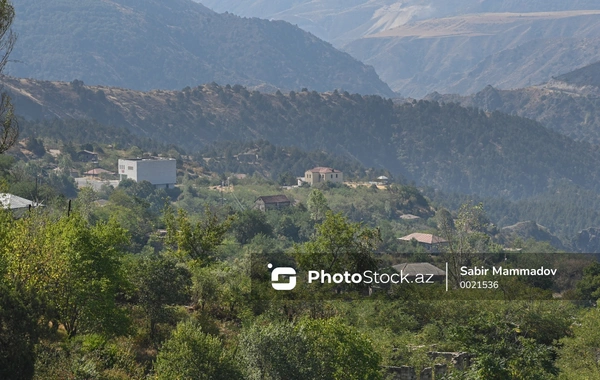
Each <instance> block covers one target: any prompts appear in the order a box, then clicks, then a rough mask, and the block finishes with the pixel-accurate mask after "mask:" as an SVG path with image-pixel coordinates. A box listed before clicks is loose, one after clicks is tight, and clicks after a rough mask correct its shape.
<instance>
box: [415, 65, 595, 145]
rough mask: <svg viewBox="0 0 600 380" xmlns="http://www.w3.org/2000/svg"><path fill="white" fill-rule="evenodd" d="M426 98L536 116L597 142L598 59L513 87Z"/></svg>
mask: <svg viewBox="0 0 600 380" xmlns="http://www.w3.org/2000/svg"><path fill="white" fill-rule="evenodd" d="M425 99H428V100H435V101H442V102H455V103H459V104H461V105H463V106H466V107H477V108H481V109H483V110H486V111H500V112H504V113H508V114H514V115H519V116H523V117H527V118H530V119H535V120H537V121H539V122H540V123H542V124H544V125H545V126H547V127H549V128H551V129H554V130H556V131H557V132H560V133H562V134H564V135H566V136H569V137H571V138H573V139H575V140H581V141H586V142H589V143H593V144H596V145H600V62H595V63H593V64H590V65H587V66H584V67H581V68H579V69H577V70H574V71H572V72H568V73H565V74H562V75H558V76H556V77H554V78H552V79H551V80H549V81H547V82H546V83H542V84H539V85H536V86H530V87H525V88H518V89H514V90H500V89H497V88H494V87H492V86H487V87H485V88H484V89H482V90H481V91H479V92H477V93H475V94H473V95H470V96H461V95H456V94H444V95H442V94H439V93H437V92H435V93H431V94H429V95H428V96H426V97H425Z"/></svg>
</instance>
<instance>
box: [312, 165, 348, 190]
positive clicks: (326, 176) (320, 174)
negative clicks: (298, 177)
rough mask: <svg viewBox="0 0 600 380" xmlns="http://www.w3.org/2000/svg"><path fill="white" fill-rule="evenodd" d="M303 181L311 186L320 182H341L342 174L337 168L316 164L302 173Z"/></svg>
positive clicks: (342, 180)
mask: <svg viewBox="0 0 600 380" xmlns="http://www.w3.org/2000/svg"><path fill="white" fill-rule="evenodd" d="M304 182H308V183H309V184H310V185H311V186H312V185H315V184H317V183H320V182H335V183H342V182H344V175H343V173H342V172H341V171H339V170H335V169H332V168H326V167H322V166H317V167H316V168H313V169H310V170H307V171H306V172H305V173H304Z"/></svg>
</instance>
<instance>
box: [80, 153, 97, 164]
mask: <svg viewBox="0 0 600 380" xmlns="http://www.w3.org/2000/svg"><path fill="white" fill-rule="evenodd" d="M77 159H78V160H79V161H81V162H98V153H94V152H90V151H89V150H80V151H79V152H77Z"/></svg>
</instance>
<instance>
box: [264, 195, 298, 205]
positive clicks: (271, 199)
mask: <svg viewBox="0 0 600 380" xmlns="http://www.w3.org/2000/svg"><path fill="white" fill-rule="evenodd" d="M259 199H260V200H262V201H263V202H265V204H267V203H285V202H289V201H290V200H289V199H288V197H286V196H285V195H283V194H280V195H263V196H262V197H258V198H256V200H259Z"/></svg>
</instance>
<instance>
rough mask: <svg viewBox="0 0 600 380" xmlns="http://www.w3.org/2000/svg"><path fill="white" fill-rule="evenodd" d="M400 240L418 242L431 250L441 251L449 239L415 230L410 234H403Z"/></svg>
mask: <svg viewBox="0 0 600 380" xmlns="http://www.w3.org/2000/svg"><path fill="white" fill-rule="evenodd" d="M398 240H400V241H405V242H409V243H410V242H415V243H416V244H419V245H421V246H423V247H424V248H425V249H427V250H428V251H429V252H439V251H440V248H441V247H442V246H444V245H446V244H448V240H446V239H444V238H441V237H439V236H435V235H432V234H424V233H420V232H415V233H412V234H410V235H406V236H403V237H401V238H398Z"/></svg>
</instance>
